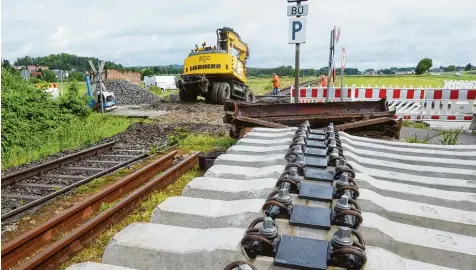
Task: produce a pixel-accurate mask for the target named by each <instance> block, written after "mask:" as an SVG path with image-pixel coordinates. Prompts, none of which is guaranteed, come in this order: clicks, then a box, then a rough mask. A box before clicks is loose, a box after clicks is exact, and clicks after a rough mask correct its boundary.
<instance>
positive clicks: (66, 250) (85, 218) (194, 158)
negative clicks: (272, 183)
mask: <svg viewBox="0 0 476 270" xmlns="http://www.w3.org/2000/svg"><path fill="white" fill-rule="evenodd" d="M177 153H178V151H171V152H169V153H167V154H165V155H163V156H162V157H160V158H157V159H156V160H154V161H153V162H151V163H150V164H148V165H147V166H145V167H143V168H141V169H139V170H137V171H135V172H133V173H132V174H130V175H127V176H125V177H123V178H121V179H119V180H118V181H116V182H115V183H114V184H112V185H111V186H108V187H107V188H105V189H103V190H101V191H100V192H98V193H96V194H94V195H93V196H91V197H89V198H88V199H86V200H85V201H82V202H81V203H79V204H76V205H74V206H73V207H72V208H70V209H68V210H65V211H64V212H62V213H60V214H59V215H57V216H56V217H54V218H53V219H51V220H49V221H47V222H45V223H43V224H41V225H40V226H38V227H36V228H34V229H33V230H30V231H28V232H27V233H25V234H23V235H21V236H19V237H17V238H15V239H13V240H12V241H10V242H8V243H6V244H4V245H2V269H10V268H11V267H13V266H15V265H17V264H18V262H21V261H22V260H24V259H25V258H28V259H27V260H26V261H23V262H22V263H21V264H20V265H18V266H17V267H16V268H15V269H57V267H59V266H60V265H61V264H62V263H63V262H65V261H66V260H68V259H69V258H71V257H73V256H74V255H75V254H76V253H77V252H79V251H80V250H81V249H82V247H84V246H85V245H86V244H87V243H89V242H90V241H91V240H92V239H94V238H95V237H96V236H98V235H99V234H100V233H101V232H103V231H104V230H106V229H108V228H110V226H111V225H113V224H116V223H118V222H120V221H121V220H122V218H124V217H125V216H127V215H128V214H130V213H132V211H133V210H134V209H135V208H136V207H137V206H139V205H140V203H141V201H142V200H143V199H145V198H147V196H148V195H150V194H151V193H152V192H154V191H155V190H160V189H163V188H165V187H166V186H168V185H169V184H171V183H173V182H174V181H175V180H176V179H178V178H179V177H180V176H181V175H183V174H184V173H186V172H187V171H188V170H190V169H191V168H192V167H193V166H195V165H196V164H197V163H198V153H196V154H192V155H190V156H189V157H186V158H185V159H183V160H181V161H180V162H178V163H176V164H174V158H175V157H176V154H177ZM160 172H162V173H161V174H160V175H158V176H157V174H159V173H160ZM118 199H119V201H117V202H116V203H115V204H114V205H113V206H112V207H111V208H108V209H107V210H105V211H102V212H101V211H100V207H101V205H102V204H103V203H111V202H114V201H116V200H118ZM71 230H72V231H71ZM60 235H64V236H63V237H62V238H61V239H60V240H58V241H56V242H54V240H55V238H57V237H59V236H60ZM52 242H54V243H52ZM40 249H42V250H40ZM38 250H40V251H39V252H37V251H38ZM35 252H37V253H36V254H35V255H34V256H32V254H34V253H35Z"/></svg>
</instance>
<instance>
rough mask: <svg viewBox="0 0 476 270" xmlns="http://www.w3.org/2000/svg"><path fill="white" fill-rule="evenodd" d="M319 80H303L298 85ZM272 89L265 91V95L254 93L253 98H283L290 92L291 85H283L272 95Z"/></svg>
mask: <svg viewBox="0 0 476 270" xmlns="http://www.w3.org/2000/svg"><path fill="white" fill-rule="evenodd" d="M317 82H319V80H313V81H308V82H303V83H300V84H299V87H301V86H304V85H308V84H313V83H317ZM272 93H273V92H272V91H271V92H268V93H266V94H265V95H256V96H255V98H256V99H273V98H283V97H285V96H288V95H290V94H291V86H288V87H285V88H283V89H280V90H279V92H278V95H272Z"/></svg>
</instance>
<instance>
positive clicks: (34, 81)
mask: <svg viewBox="0 0 476 270" xmlns="http://www.w3.org/2000/svg"><path fill="white" fill-rule="evenodd" d="M30 82H31V83H44V81H42V80H40V79H38V78H36V77H31V78H30Z"/></svg>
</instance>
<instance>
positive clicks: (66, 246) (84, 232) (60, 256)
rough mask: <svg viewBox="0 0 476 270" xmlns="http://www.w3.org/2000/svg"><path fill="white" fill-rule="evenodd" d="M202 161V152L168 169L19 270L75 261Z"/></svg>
mask: <svg viewBox="0 0 476 270" xmlns="http://www.w3.org/2000/svg"><path fill="white" fill-rule="evenodd" d="M197 162H198V153H196V154H193V155H192V156H190V157H188V158H186V159H184V160H183V161H181V162H180V163H178V164H176V165H174V166H173V167H171V168H168V169H167V170H166V171H164V172H163V173H162V174H161V175H160V176H158V177H156V178H154V179H152V180H150V181H149V182H147V183H146V184H144V185H143V186H141V187H140V188H138V189H136V190H134V191H133V192H132V193H130V194H129V195H127V196H126V197H125V198H123V199H122V200H120V201H119V202H117V203H116V204H115V205H114V206H113V207H111V208H109V209H107V210H105V211H103V212H101V213H100V214H99V215H97V216H95V217H94V218H92V219H91V220H89V221H87V222H86V223H84V224H83V225H81V226H80V227H78V228H76V229H75V230H73V231H72V232H71V233H69V234H68V235H66V236H65V237H63V238H62V239H61V240H59V241H57V242H55V243H54V244H52V245H51V246H49V247H47V248H46V249H44V250H42V251H41V252H40V253H39V254H37V255H35V256H34V257H32V258H30V259H29V260H28V261H26V262H24V263H23V264H21V265H20V266H19V269H57V268H58V267H59V266H60V265H61V264H62V263H64V262H66V261H67V260H69V259H70V258H72V257H73V256H74V255H75V254H76V253H77V252H79V251H80V250H81V249H82V248H83V247H84V246H85V245H86V244H87V243H89V242H90V241H92V240H93V239H94V238H96V237H97V236H98V235H100V234H101V233H102V232H103V231H105V230H106V229H108V228H109V227H110V226H112V225H114V224H117V223H119V222H120V221H121V220H122V219H123V218H124V217H126V216H127V215H129V214H130V213H132V212H133V211H134V209H135V208H137V207H138V206H139V205H140V203H141V202H142V200H143V199H145V198H146V197H148V196H149V195H150V194H151V193H152V192H154V191H155V190H158V189H163V188H165V187H167V186H168V185H170V184H171V183H173V182H174V181H175V180H177V179H178V178H179V177H180V176H182V175H183V174H184V173H186V172H187V171H188V170H190V169H191V168H192V167H193V166H195V165H196V164H197Z"/></svg>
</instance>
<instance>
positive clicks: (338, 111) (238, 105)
mask: <svg viewBox="0 0 476 270" xmlns="http://www.w3.org/2000/svg"><path fill="white" fill-rule="evenodd" d="M223 107H224V110H225V116H224V117H223V122H224V123H227V124H232V125H233V127H232V129H230V136H231V137H233V138H238V137H239V136H240V134H243V132H242V131H243V130H244V129H246V128H248V127H276V128H282V127H293V126H298V125H299V124H301V123H302V122H303V121H309V124H310V125H311V127H312V128H322V127H325V126H328V125H329V124H330V123H331V122H332V123H334V124H335V125H346V124H347V123H350V124H351V125H350V126H352V125H355V123H356V122H359V123H360V124H359V125H360V126H359V127H363V128H367V129H371V131H378V132H380V133H382V132H383V133H384V134H391V137H399V132H400V128H399V127H397V126H395V125H396V122H395V121H393V119H392V118H393V117H394V115H395V110H394V111H390V110H389V109H388V105H387V101H386V99H380V100H378V101H351V102H349V101H346V102H325V103H298V104H264V103H261V104H259V103H258V104H257V103H248V102H240V101H235V100H225V104H224V106H223ZM384 118H385V119H392V121H387V120H385V121H383V122H382V119H384ZM373 119H380V120H373ZM370 120H373V122H372V121H371V122H369V123H366V122H361V121H370ZM375 121H377V122H375ZM374 128H375V129H376V130H372V129H374Z"/></svg>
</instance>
